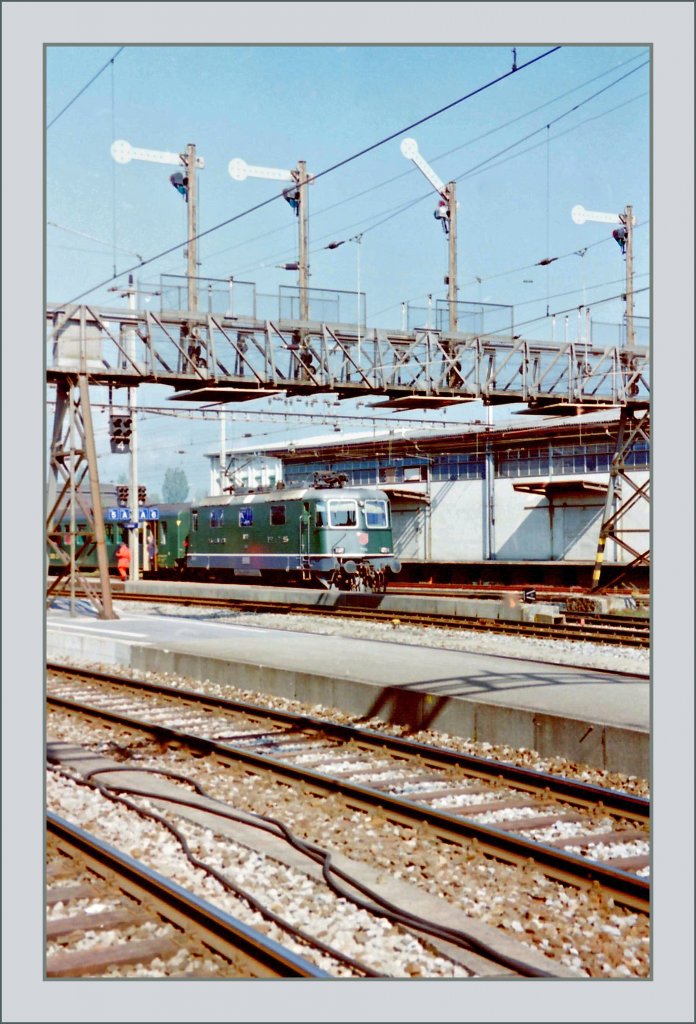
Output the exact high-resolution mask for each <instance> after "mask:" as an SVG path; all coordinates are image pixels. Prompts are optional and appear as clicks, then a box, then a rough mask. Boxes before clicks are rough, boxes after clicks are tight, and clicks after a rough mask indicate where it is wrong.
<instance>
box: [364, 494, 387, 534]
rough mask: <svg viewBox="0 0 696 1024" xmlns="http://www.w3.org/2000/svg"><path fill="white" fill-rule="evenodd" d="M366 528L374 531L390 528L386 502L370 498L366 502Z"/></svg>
mask: <svg viewBox="0 0 696 1024" xmlns="http://www.w3.org/2000/svg"><path fill="white" fill-rule="evenodd" d="M365 526H367V527H368V529H372V530H379V529H382V528H386V527H387V526H389V515H388V512H387V503H386V501H376V500H374V499H372V498H370V499H368V500H367V501H366V502H365Z"/></svg>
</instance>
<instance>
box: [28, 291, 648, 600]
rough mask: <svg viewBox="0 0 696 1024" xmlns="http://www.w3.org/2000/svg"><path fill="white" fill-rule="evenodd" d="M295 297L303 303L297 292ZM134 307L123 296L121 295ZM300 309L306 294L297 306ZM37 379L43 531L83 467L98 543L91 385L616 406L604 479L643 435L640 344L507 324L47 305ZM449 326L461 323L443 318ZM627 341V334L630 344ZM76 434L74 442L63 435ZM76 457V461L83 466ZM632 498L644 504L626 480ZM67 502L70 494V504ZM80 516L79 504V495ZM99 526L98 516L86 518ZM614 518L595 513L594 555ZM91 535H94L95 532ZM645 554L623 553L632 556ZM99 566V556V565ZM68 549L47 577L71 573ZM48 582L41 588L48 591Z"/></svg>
mask: <svg viewBox="0 0 696 1024" xmlns="http://www.w3.org/2000/svg"><path fill="white" fill-rule="evenodd" d="M305 298H306V297H305ZM131 305H132V303H131ZM300 308H301V309H302V310H303V311H304V310H305V309H306V308H307V302H306V301H305V302H302V303H301V306H300ZM46 321H47V333H46V343H47V353H46V373H47V381H48V383H49V384H50V385H54V386H55V387H56V391H57V401H56V417H55V422H54V430H53V441H52V446H51V457H50V468H51V479H50V480H49V502H48V508H49V512H48V522H47V535H48V536H49V537H50V536H51V533H52V532H53V529H54V524H55V523H56V522H57V521H60V520H61V518H63V517H64V516H67V515H69V513H70V509H71V508H72V509H74V508H75V504H76V491H77V490H79V479H82V478H83V477H84V476H85V474H86V472H88V473H89V480H90V488H91V494H92V496H93V497H94V501H93V502H92V504H91V505H90V506H89V522H91V523H92V525H93V527H94V535H95V538H96V543H97V546H98V547H100V546H103V543H104V540H103V532H104V531H103V519H102V512H101V509H99V510H97V507H96V506H97V504H98V494H99V483H98V472H97V465H96V453H95V450H94V440H93V437H92V436H91V435H92V432H91V417H90V416H89V399H88V394H89V391H88V389H89V386H90V385H94V386H109V387H126V388H130V389H133V388H137V387H138V386H139V385H141V384H159V385H166V386H168V387H170V388H171V389H172V390H173V394H172V395H171V398H172V399H173V400H175V401H184V402H186V401H191V402H201V401H204V402H206V403H215V402H243V401H249V400H253V399H258V398H266V397H270V396H273V395H277V394H281V393H284V394H286V395H311V394H316V393H333V394H336V395H338V397H339V398H340V399H350V398H363V399H366V398H374V399H375V401H374V402H373V403H371V405H370V403H368V408H370V407H372V408H381V409H393V410H400V409H409V410H410V409H438V408H444V407H446V406H449V405H458V404H462V403H467V402H476V401H480V402H483V403H484V404H485V405H489V406H490V405H502V404H513V403H515V404H520V403H522V404H526V405H527V406H528V408H529V411H530V412H535V413H538V414H541V415H555V416H558V415H563V414H566V415H567V414H572V413H575V412H591V411H594V410H600V409H608V408H620V409H621V411H622V415H621V426H620V432H619V437H620V441H619V443H618V444H617V453H616V457H615V463H616V465H615V467H614V478H615V479H617V480H618V479H619V478H620V477H623V476H624V471H623V461H622V460H623V455H622V451H623V445H624V444H625V441H626V439H627V438H632V437H634V436H635V435H636V432H639V433H640V434H642V435H643V436H645V437H648V436H649V423H650V419H649V409H650V378H649V369H650V366H649V364H650V359H649V349H648V347H647V346H645V347H642V346H636V345H635V344H629V345H626V346H621V345H618V344H610V345H598V344H595V343H593V342H592V341H591V339H588V338H585V339H580V340H574V341H568V340H563V341H537V340H534V339H531V338H527V337H523V336H521V335H520V334H517V333H514V329H513V328H512V326H511V328H510V330H509V331H505V330H503V331H500V330H498V331H495V332H491V333H484V332H483V331H463V330H452V329H450V328H449V327H443V328H442V329H440V328H438V329H435V328H431V327H429V326H427V327H421V328H418V327H416V328H413V329H411V330H404V329H402V330H388V329H382V328H374V329H365V328H361V326H360V325H359V324H351V323H341V322H326V321H323V320H311V319H297V320H293V319H280V318H278V319H273V320H271V319H263V320H261V319H257V318H256V317H254V316H248V315H239V316H235V315H231V314H230V313H228V314H217V313H212V312H208V313H204V312H198V311H192V310H190V309H187V310H163V311H161V312H159V313H155V312H151V311H144V310H138V309H134V308H130V309H126V310H124V309H111V308H105V307H98V306H93V305H53V306H52V307H51V308H49V310H48V312H47V315H46ZM443 321H444V322H446V323H447V324H449V323H457V322H459V323H462V322H463V321H462V319H461V318H459V319H458V318H455V317H452V315H451V311H450V315H449V316H448V317H446V318H443ZM632 340H633V339H632V338H631V341H632ZM75 436H77V441H76V440H75ZM85 460H87V463H86V464H85ZM634 490H635V491H636V492H637V493H634V494H633V495H632V499H631V500H632V502H635V501H636V500H638V499H639V498H641V497H642V498H646V499H647V498H648V494H647V487H642V488H634ZM78 504H79V501H78ZM82 507H83V511H86V508H87V506H86V505H85V503H84V502H82ZM97 520H99V522H98V521H97ZM616 522H617V510H616V507H615V505H614V507H613V508H609V507H608V508H607V511H606V513H605V519H604V522H603V525H602V530H601V537H600V547H601V552H600V551H599V550H598V556H597V570H596V584H597V585H598V583H599V570H600V568H601V559H602V557H603V551H604V545H605V544H606V540H607V539H608V537H609V536H613V535H614V534H613V530H614V528H615V524H616ZM100 533H101V540H100ZM648 554H649V553H648V552H633V555H634V562H635V563H636V564H638V563H640V562H642V563H645V562H647V561H648ZM101 561H104V564H106V562H105V557H104V558H102V559H101ZM101 561H100V574H101V575H102V595H103V600H102V603H101V605H100V614H103V615H105V616H111V615H112V614H113V612H112V611H111V600H110V589H109V582H108V571H106V570H104V569H103V568H102V566H101ZM76 572H78V569H77V556H76V555H75V553H74V552H73V553H72V554H71V557H70V560H69V563H68V561H66V565H65V569H64V572H63V574H62V576H61V577H60V578H59V581H60V579H62V580H63V581H65V580H66V579H69V580H71V581H73V583H74V578H75V574H76ZM54 589H55V587H53V588H51V591H50V593H51V596H52V593H53V590H54Z"/></svg>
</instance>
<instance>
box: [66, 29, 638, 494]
mask: <svg viewBox="0 0 696 1024" xmlns="http://www.w3.org/2000/svg"><path fill="white" fill-rule="evenodd" d="M551 48H552V45H551V44H549V45H543V46H542V45H539V46H518V47H517V48H516V55H515V57H514V58H513V52H512V47H511V46H508V45H501V46H489V45H481V46H444V45H439V46H384V45H373V46H353V45H350V46H296V45H288V46H191V47H190V46H126V47H125V48H124V49H122V50H120V52H119V49H120V48H119V46H118V45H110V46H69V45H68V46H49V47H48V48H47V51H46V123H47V125H48V128H47V133H46V135H47V142H46V220H47V227H46V274H47V276H46V291H47V299H48V300H49V301H67V300H70V299H72V298H74V297H77V296H83V299H84V301H89V302H92V303H95V304H98V305H99V304H101V305H118V304H120V303H121V302H123V300H122V299H120V298H119V297H118V292H116V293H114V292H113V291H109V288H113V287H118V286H120V285H123V284H124V283H125V277H123V276H120V277H118V278H117V279H116V280H114V281H111V280H110V279H111V278H112V275H113V273H114V269H115V270H116V272H117V273H118V274H123V273H124V272H125V271H127V270H128V269H129V268H131V267H133V265H134V264H136V263H137V262H139V260H138V258H137V257H136V256H134V255H133V254H138V257H142V258H144V259H145V260H150V259H151V257H153V256H156V255H157V254H158V253H160V252H162V251H164V250H167V249H170V248H171V247H172V246H175V245H177V244H178V243H180V242H183V241H184V240H185V235H186V206H185V203H184V201H183V200H182V198H181V197H180V196H179V195H178V193H177V192H176V191H175V190H174V189H173V188H172V187H171V185H170V184H169V180H168V179H169V174H170V173H171V172H172V171H173V170H174V168H170V167H166V166H164V165H160V164H154V163H146V162H142V161H132V162H130V163H128V164H118V163H116V162H115V161H114V160H113V159H112V157H111V153H110V147H111V143H112V142H113V141H114V140H115V139H125V140H127V141H128V142H130V143H131V144H132V145H133V146H137V147H143V148H151V149H160V150H167V151H174V152H180V151H183V150H184V149H185V147H186V145H187V143H191V142H192V143H195V144H196V147H197V153H198V154H199V155H200V156H202V157H203V158H204V160H205V164H206V166H205V168H204V169H203V170H202V171H200V173H199V179H198V180H199V189H200V195H199V231H201V232H209V233H208V234H206V235H205V237H203V238H202V239H201V240H200V242H199V252H198V258H199V264H200V265H199V274H200V275H201V276H204V277H211V278H228V277H229V276H230V275H232V276H234V277H235V278H236V279H237V280H243V281H250V282H254V283H255V285H256V289H257V292H258V294H260V295H269V296H270V295H272V296H277V294H278V290H279V288H280V286H283V285H295V284H296V283H297V275H296V273H295V272H291V271H290V272H289V271H286V270H281V269H278V267H277V264H279V263H283V262H289V261H293V260H295V259H296V258H297V221H296V219H295V217H294V216H293V214H292V211H291V210H290V207H289V206H288V205H287V204H286V203H285V202H284V201H283V200H282V199H279V200H277V201H275V202H271V203H269V204H268V205H267V206H265V207H264V208H263V209H260V210H257V211H255V212H252V213H249V214H246V213H245V211H247V210H249V209H250V208H251V207H254V206H256V205H257V204H258V203H261V202H263V201H264V200H266V199H269V198H270V197H271V196H272V195H276V194H277V193H279V192H280V190H281V188H282V185H280V184H279V183H277V182H271V181H266V180H261V179H255V178H251V177H250V178H247V179H246V180H245V181H243V182H238V181H234V180H233V179H232V178H231V177H230V176H229V174H228V171H227V167H228V164H229V161H230V160H231V159H232V158H234V157H241V158H243V159H244V160H246V161H247V163H249V164H253V165H260V166H264V167H275V168H283V169H290V168H293V167H295V166H296V165H297V162H298V161H299V160H304V161H306V164H307V169H308V171H309V172H310V173H315V174H319V173H320V172H322V171H324V170H326V169H327V168H330V167H333V165H335V164H337V163H339V162H341V161H343V160H346V159H347V158H349V157H352V156H353V155H354V154H356V153H358V152H360V151H361V150H363V149H365V148H366V147H369V146H372V145H373V144H374V143H377V142H379V141H380V140H381V139H383V138H385V137H387V136H390V135H392V134H394V133H397V132H402V134H399V135H397V137H396V138H394V139H392V140H391V141H389V142H386V143H385V144H384V145H380V146H378V147H376V148H375V149H373V150H372V151H371V152H369V153H367V154H366V155H364V156H361V157H358V158H357V159H354V160H351V161H350V162H348V163H346V164H345V165H344V166H342V167H340V168H338V169H337V170H335V171H331V172H330V173H327V174H326V175H324V176H322V177H321V178H320V179H319V180H318V181H317V182H316V183H315V184H314V185H312V186H311V187H310V190H309V192H310V198H309V209H310V229H309V250H310V270H311V278H310V285H311V287H312V288H326V289H336V290H341V291H346V292H355V291H356V290H357V287H358V275H359V277H360V289H361V291H363V292H365V296H366V298H365V301H366V314H367V324H368V326H369V327H389V326H391V327H398V326H400V325H401V323H402V303H408V304H410V305H411V306H412V307H415V308H419V309H423V308H426V307H427V305H428V296H429V295H430V296H432V302H433V304H435V303H436V302H437V300H438V299H444V298H446V294H447V288H446V285H445V284H444V281H443V278H444V275H445V274H446V273H447V242H446V237H445V235H444V233H443V231H442V229H441V227H440V225H439V223H438V222H437V221H436V220H435V219H434V217H433V211H434V209H435V207H436V205H437V196H436V193H435V191H434V190H433V189H432V187H431V186H430V184H429V183H428V182H427V181H426V179H425V178H424V177H423V175H422V174H421V173H420V171H419V170H418V169H417V168H416V167H415V166H414V165H413V163H412V162H411V161H409V160H406V159H405V158H404V157H403V156H402V154H401V151H400V142H401V141H402V139H403V138H405V137H407V136H410V137H413V138H415V139H416V140H417V142H418V146H419V149H420V151H421V153H422V155H423V156H424V158H425V159H426V161H427V162H428V163H429V164H430V165H431V166H432V167H433V168H434V169H435V171H436V172H437V174H438V175H439V176H440V178H441V179H442V180H443V181H445V182H447V181H450V180H456V181H457V198H458V200H459V211H458V235H459V244H458V283H459V298H460V301H464V302H467V301H468V302H472V303H476V302H484V303H492V304H502V305H506V306H511V307H513V310H512V313H511V315H512V316H513V317H514V322H515V324H520V325H522V327H521V330H522V331H523V333H524V334H525V335H526V336H527V337H529V338H548V337H550V336H551V331H552V330H555V336H556V337H557V338H561V337H563V332H564V330H566V329H567V330H568V331H569V332H570V333H569V336H570V337H571V338H572V337H574V334H575V331H576V330H577V314H575V313H571V314H569V322H568V327H567V328H566V327H565V325H564V317H565V314H564V313H563V312H561V311H565V310H573V309H575V308H576V307H577V306H579V305H589V306H590V307H591V309H592V317H593V320H594V321H601V322H605V323H612V324H618V323H620V322H621V320H622V317H623V312H624V305H623V302H622V301H621V300H620V299H616V300H614V301H611V302H602V301H601V300H604V299H607V298H610V297H612V296H617V295H621V293H622V292H623V290H624V275H625V263H624V259H623V257H622V255H621V252H620V249H619V247H618V246H617V244H616V243H615V242H614V241H613V239H612V238H611V227H612V226H611V225H607V224H601V223H591V222H588V223H586V224H584V225H582V226H580V225H577V224H576V223H574V221H573V220H572V219H571V216H570V211H571V209H572V207H573V206H575V205H576V204H581V205H584V206H585V207H586V208H587V209H589V210H595V211H603V212H611V213H618V212H621V211H623V209H624V208H625V206H626V205H627V204H631V205H632V206H633V208H634V214H635V217H636V230H635V236H634V238H635V288H636V291H637V294H636V305H635V312H636V315H637V316H639V317H647V316H648V315H649V311H650V291H649V284H650V279H649V269H650V262H649V257H650V167H651V162H650V51H649V47H647V46H637V45H632V46H610V45H594V46H581V45H568V46H562V47H561V48H560V49H559V50H557V51H556V52H554V53H551V54H549V55H548V56H544V57H543V58H542V59H540V60H538V61H536V63H533V64H531V65H530V66H529V67H526V68H525V67H523V65H524V64H526V62H528V61H531V60H532V59H533V58H535V57H539V56H540V55H541V54H543V53H545V52H546V51H547V50H550V49H551ZM111 58H114V59H113V62H111V63H110V61H111ZM513 59H516V62H517V66H518V68H519V69H520V70H518V71H517V72H515V74H514V75H511V76H509V77H507V78H505V79H503V80H502V81H500V82H498V83H497V84H493V85H491V86H490V87H488V88H486V89H484V90H482V91H481V92H479V93H478V94H477V95H475V96H472V97H471V98H470V99H465V100H463V101H462V102H460V103H454V101H456V100H459V99H460V98H461V97H464V96H467V94H469V93H471V92H473V91H474V90H478V89H481V87H482V86H486V85H487V84H488V83H490V82H493V81H494V80H495V79H497V78H499V77H500V76H502V75H504V74H505V73H506V72H509V71H510V70H511V68H512V64H513ZM105 64H106V65H108V66H107V67H106V69H105V70H104V71H103V72H102V73H101V74H99V75H98V76H97V77H96V78H95V80H94V81H93V82H92V83H91V84H90V85H89V86H88V87H87V88H86V89H85V90H84V92H83V93H82V94H81V95H79V96H78V93H80V90H81V89H83V88H84V87H85V85H86V83H88V82H89V81H90V79H91V78H92V77H93V76H95V75H97V73H98V72H99V71H100V69H101V68H103V67H104V65H105ZM75 97H77V98H75ZM71 101H72V102H71ZM68 104H70V105H69V106H67V105H68ZM450 104H454V105H453V106H451V107H450V109H448V110H446V111H444V112H443V113H441V114H438V115H437V116H435V117H432V118H429V119H428V120H427V121H426V122H425V123H423V124H420V125H418V126H417V127H415V128H413V129H411V130H408V127H409V126H410V125H412V124H413V123H414V122H415V121H418V120H420V119H421V118H426V117H428V115H431V114H433V113H434V112H436V111H438V110H440V109H441V108H443V107H447V106H448V105H450ZM66 106H67V109H65V108H66ZM404 129H406V130H404ZM240 215H241V216H240ZM231 218H237V219H235V221H234V222H233V223H231V224H228V225H227V226H224V227H221V228H219V229H217V225H219V224H221V223H223V222H225V221H228V220H230V219H231ZM210 229H214V230H210ZM359 234H360V235H361V236H362V239H361V241H360V244H359V246H358V243H357V242H356V241H354V240H353V241H351V239H355V236H356V235H359ZM334 241H343V242H345V244H343V245H342V246H340V247H339V248H336V249H334V250H328V249H326V246H327V245H328V244H329V243H330V242H334ZM585 250H587V251H585ZM547 258H552V259H553V260H554V262H552V263H550V264H549V265H548V266H545V267H542V266H539V265H538V263H539V261H540V260H542V259H547ZM184 272H185V261H184V257H183V248H181V249H179V250H177V251H176V252H173V253H169V255H167V256H165V257H163V258H161V259H158V260H154V261H153V262H151V263H149V264H148V265H147V266H146V267H144V268H141V269H140V270H138V271H137V272H136V278H137V279H138V281H139V282H140V284H141V286H142V287H143V288H144V290H145V291H147V287H148V286H154V287H156V286H157V285H158V284H159V281H160V275H162V274H174V275H178V274H183V273H184ZM640 289H645V290H643V291H641V290H640ZM84 293H87V294H84ZM150 301H154V302H156V301H157V300H156V299H154V300H152V299H151V300H150ZM346 301H347V302H348V304H349V306H352V307H353V308H355V303H354V300H352V299H348V300H346ZM547 310H548V311H549V312H550V313H551V314H553V313H555V312H559V317H558V318H557V321H556V323H555V326H552V323H553V322H552V319H551V318H550V317H547V316H546V313H547ZM140 393H141V397H140V403H141V404H143V405H159V406H163V405H166V402H167V398H168V394H167V393H166V392H165V390H164V389H162V388H157V389H154V390H153V389H147V390H146V389H144V388H143V389H140ZM235 408H236V410H237V412H239V410H241V412H242V415H241V416H240V415H238V414H237V415H236V416H235V421H234V422H233V421H232V411H233V410H235ZM278 408H279V407H278V406H277V405H275V406H273V405H270V404H268V403H266V404H264V403H263V402H255V403H253V405H248V404H245V405H244V406H236V407H234V406H228V409H229V411H230V417H229V423H228V428H227V433H228V443H231V442H233V441H237V440H239V439H241V437H242V434H243V433H248V432H249V430H250V428H249V425H248V423H247V422H246V421H245V419H244V416H245V414H251V413H252V412H253V413H254V416H253V419H254V420H255V422H254V423H253V426H252V428H251V430H252V432H253V434H254V438H258V441H259V443H266V442H268V441H273V440H277V439H278V438H280V437H285V436H288V433H289V432H290V433H295V434H296V435H297V436H301V435H302V434H306V433H308V432H311V433H313V434H317V433H322V432H325V431H327V432H331V431H332V423H333V422H334V419H335V417H334V416H332V418H331V419H330V420H329V421H327V423H326V424H323V423H322V422H321V421H319V422H317V423H316V424H315V425H313V426H312V427H311V428H310V427H309V426H308V425H307V424H306V423H305V424H304V428H303V429H300V427H299V426H297V427H296V426H295V424H294V422H293V421H292V420H291V421H290V423H289V424H288V423H286V422H284V421H281V422H278V421H275V422H274V421H267V422H263V421H262V419H261V416H260V414H261V413H262V411H263V410H264V409H274V410H276V411H278ZM289 408H290V410H296V411H306V407H305V406H304V405H301V404H299V403H298V404H297V405H291V406H290V407H289ZM285 409H286V411H287V409H288V407H285ZM326 411H327V412H331V411H333V412H335V410H331V408H330V407H329V406H328V405H327V406H326ZM340 411H341V413H343V414H344V415H347V414H351V413H360V411H361V410H359V409H356V408H355V407H354V406H352V405H350V404H349V403H343V404H342V406H341V409H340ZM183 415H184V414H183V412H182V418H181V419H180V420H179V421H178V422H177V424H176V426H174V425H173V421H172V420H171V419H167V420H163V419H162V417H144V418H143V419H142V429H141V441H142V456H141V459H140V471H141V477H142V478H143V480H144V481H145V483H147V484H148V485H149V487H150V488H151V489H154V490H158V489H160V487H161V477H162V476H163V473H164V469H165V468H166V467H167V465H168V464H170V463H171V464H173V465H180V466H181V467H182V468H184V469H185V470H186V472H187V475H188V477H189V480H190V481H191V482H192V489H193V492H194V493H198V492H200V491H201V490H205V487H206V486H207V464H206V462H205V460H203V458H202V453H203V452H204V451H208V450H210V449H211V448H212V447H215V445H216V444H217V443H218V438H219V428H218V427H217V425H215V424H213V423H203V422H201V421H200V420H195V419H187V418H183ZM481 415H482V410H481V409H480V408H479V407H478V405H477V406H476V407H473V406H472V407H468V408H467V409H466V411H463V410H462V408H459V409H456V410H449V411H448V412H447V413H445V414H440V415H439V417H438V421H439V422H443V423H452V422H455V421H457V420H464V419H469V418H478V417H480V416H481ZM496 415H499V414H498V413H496ZM399 418H407V417H398V416H394V415H393V414H391V417H390V419H391V421H395V420H398V419H399ZM240 421H242V422H241V423H240ZM303 422H304V421H303ZM343 422H344V426H345V428H346V429H357V428H359V424H358V423H351V421H348V420H346V421H343ZM95 423H96V429H97V443H98V449H99V451H100V453H101V452H106V449H107V447H108V437H107V433H108V432H107V429H106V419H105V417H103V416H101V417H100V414H99V413H97V414H96V419H95ZM235 424H239V425H235ZM172 439H174V441H175V442H176V444H175V446H174V445H173V444H172ZM163 460H164V461H163ZM167 460H168V461H167ZM125 463H126V460H125V458H122V457H114V458H110V457H105V458H104V460H103V468H102V474H103V476H104V478H105V479H108V478H112V479H115V478H116V476H120V475H121V473H123V472H126V471H127V467H126V464H125Z"/></svg>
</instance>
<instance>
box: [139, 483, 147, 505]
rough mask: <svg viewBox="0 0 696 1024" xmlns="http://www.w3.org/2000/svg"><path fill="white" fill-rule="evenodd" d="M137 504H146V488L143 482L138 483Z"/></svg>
mask: <svg viewBox="0 0 696 1024" xmlns="http://www.w3.org/2000/svg"><path fill="white" fill-rule="evenodd" d="M138 504H139V505H145V504H147V490H146V488H145V486H144V484H138Z"/></svg>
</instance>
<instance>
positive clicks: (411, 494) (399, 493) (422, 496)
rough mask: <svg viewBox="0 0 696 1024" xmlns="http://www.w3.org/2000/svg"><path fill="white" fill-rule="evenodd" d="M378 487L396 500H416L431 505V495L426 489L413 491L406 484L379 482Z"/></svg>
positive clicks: (421, 503) (420, 503)
mask: <svg viewBox="0 0 696 1024" xmlns="http://www.w3.org/2000/svg"><path fill="white" fill-rule="evenodd" d="M377 489H378V490H380V491H384V493H385V494H387V495H388V496H389V497H390V498H391V499H392V500H394V501H414V502H416V503H417V504H419V505H429V504H430V495H429V494H426V493H425V491H411V490H409V488H408V486H405V485H404V484H377Z"/></svg>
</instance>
